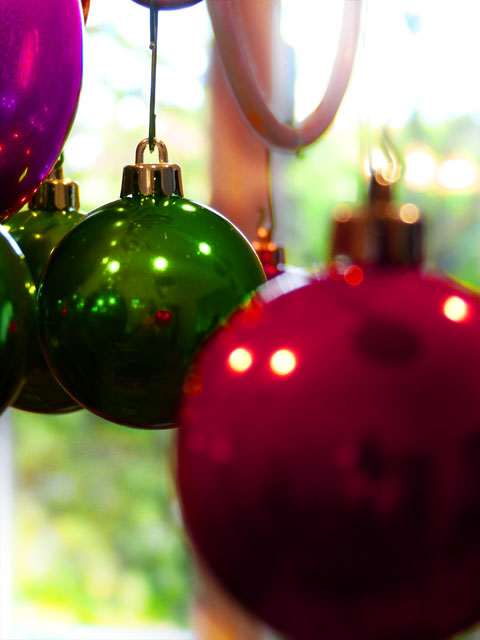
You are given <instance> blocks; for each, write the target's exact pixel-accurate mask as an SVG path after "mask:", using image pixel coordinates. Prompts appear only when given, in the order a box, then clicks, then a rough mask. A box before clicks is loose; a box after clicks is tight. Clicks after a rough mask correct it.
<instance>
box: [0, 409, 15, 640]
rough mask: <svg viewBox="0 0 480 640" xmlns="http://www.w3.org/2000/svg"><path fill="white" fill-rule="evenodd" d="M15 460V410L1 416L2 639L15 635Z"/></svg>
mask: <svg viewBox="0 0 480 640" xmlns="http://www.w3.org/2000/svg"><path fill="white" fill-rule="evenodd" d="M12 530H13V459H12V428H11V410H10V409H7V411H5V412H4V413H3V414H2V415H1V416H0V639H1V640H9V639H10V638H11V637H12V636H11V612H12V577H13V571H12V567H13V535H12Z"/></svg>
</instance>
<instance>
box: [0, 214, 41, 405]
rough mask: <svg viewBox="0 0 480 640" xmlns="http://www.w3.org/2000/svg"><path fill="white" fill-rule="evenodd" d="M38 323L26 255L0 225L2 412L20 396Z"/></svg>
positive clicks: (0, 391) (0, 372)
mask: <svg viewBox="0 0 480 640" xmlns="http://www.w3.org/2000/svg"><path fill="white" fill-rule="evenodd" d="M36 324H37V315H36V300H35V285H34V284H33V280H32V277H31V275H30V273H29V271H28V267H27V264H26V261H25V256H24V255H23V254H22V252H21V250H20V247H19V246H18V244H17V243H16V242H15V241H14V240H13V238H12V237H11V236H10V234H9V233H8V232H7V230H6V229H5V227H3V226H0V411H3V410H4V409H5V407H7V406H8V405H9V404H10V403H11V402H12V401H13V400H14V399H15V397H16V396H17V395H18V393H19V391H20V389H21V387H22V385H23V383H24V380H25V367H26V362H27V352H28V349H29V346H30V344H29V339H30V336H31V335H32V333H33V327H35V326H36Z"/></svg>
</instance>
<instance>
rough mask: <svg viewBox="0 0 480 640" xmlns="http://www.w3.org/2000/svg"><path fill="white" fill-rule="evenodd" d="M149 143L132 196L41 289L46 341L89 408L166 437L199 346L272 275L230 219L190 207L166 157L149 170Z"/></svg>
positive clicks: (60, 254) (57, 261) (84, 229)
mask: <svg viewBox="0 0 480 640" xmlns="http://www.w3.org/2000/svg"><path fill="white" fill-rule="evenodd" d="M144 142H145V141H144ZM157 144H158V145H160V144H162V143H157ZM141 145H142V143H141ZM141 145H139V149H140V157H139V152H138V150H137V164H136V165H132V166H129V167H126V168H125V172H124V183H123V187H122V195H123V197H122V198H121V199H120V200H117V201H115V202H112V203H110V204H107V205H105V206H103V207H101V208H99V209H97V210H96V211H94V212H92V213H91V214H89V215H88V216H87V217H86V218H85V220H83V221H82V222H81V223H80V224H78V225H77V226H76V227H75V228H74V229H72V230H71V231H70V232H69V233H68V234H67V235H66V236H65V237H64V238H63V240H62V242H60V244H59V245H58V247H57V248H56V249H55V251H54V253H53V254H52V256H51V259H50V261H49V263H48V266H47V269H46V270H45V273H44V275H43V279H42V282H41V285H40V290H39V305H40V310H41V311H40V313H41V340H42V346H43V348H44V352H45V354H46V356H47V360H48V362H49V364H50V366H51V368H52V370H53V371H54V373H55V375H56V377H57V378H58V380H59V381H60V382H61V384H62V385H63V386H64V387H65V389H67V390H68V393H70V394H71V395H72V397H74V398H75V400H76V401H77V402H78V403H79V404H81V405H82V406H84V407H85V408H87V409H89V410H90V411H92V412H94V413H96V414H98V415H100V416H102V417H103V418H105V419H107V420H111V421H112V422H117V423H119V424H124V425H128V426H132V427H143V428H158V427H166V426H171V425H172V423H173V420H174V416H175V410H176V407H177V403H178V400H179V397H180V395H181V392H182V386H183V381H184V377H185V374H186V372H187V369H188V366H189V364H190V361H191V359H192V357H193V355H194V353H195V351H196V350H197V348H198V346H199V345H200V344H201V342H202V341H203V340H204V339H205V337H206V336H208V335H209V334H210V333H211V332H212V331H213V330H214V329H215V328H216V327H217V326H218V324H219V323H220V322H221V321H222V320H224V319H226V317H227V316H228V315H229V314H230V313H231V312H232V311H233V310H234V309H235V308H236V307H237V306H239V305H240V304H241V303H242V302H244V301H245V300H246V299H248V297H249V296H250V294H251V293H252V291H253V290H255V289H256V288H257V287H258V286H259V285H260V284H261V283H262V282H264V280H265V276H264V273H263V269H262V266H261V264H260V261H259V260H258V258H257V256H256V254H255V252H254V250H253V249H252V247H251V245H250V244H249V242H248V241H247V240H246V238H245V237H244V236H243V235H242V234H241V233H240V232H239V231H238V230H237V229H236V228H235V227H234V226H233V225H232V224H231V223H230V222H229V221H228V220H227V219H226V218H224V217H223V216H221V215H220V214H218V213H217V212H215V211H213V210H212V209H209V208H208V207H205V206H203V205H200V204H197V203H195V202H192V201H191V200H187V199H185V198H183V197H182V195H183V194H182V187H181V177H180V172H179V167H178V165H172V164H169V163H168V160H167V157H166V150H165V149H164V147H163V148H162V147H159V151H160V154H161V158H160V159H161V162H160V163H159V164H143V163H142V162H139V160H142V158H143V148H144V147H143V148H141Z"/></svg>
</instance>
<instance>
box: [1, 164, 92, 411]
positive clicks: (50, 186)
mask: <svg viewBox="0 0 480 640" xmlns="http://www.w3.org/2000/svg"><path fill="white" fill-rule="evenodd" d="M79 206H80V205H79V189H78V185H77V183H76V182H73V181H72V180H68V179H65V178H64V177H63V170H62V166H61V161H60V162H59V163H57V164H56V165H55V167H54V169H53V170H52V172H51V174H50V175H49V176H48V178H47V179H46V180H44V182H43V183H42V184H41V185H40V188H39V189H38V191H37V193H36V194H35V195H34V196H33V198H32V200H31V202H30V205H29V208H28V209H27V210H25V211H21V212H20V213H17V214H15V215H14V216H12V218H10V220H9V221H8V227H7V228H8V229H9V232H10V234H11V235H12V236H13V238H14V239H15V240H16V242H18V244H19V246H20V248H21V250H22V251H23V253H24V254H25V258H26V260H27V263H28V266H29V268H30V272H31V274H32V277H33V280H34V283H35V286H37V287H38V284H39V282H40V276H41V275H42V271H43V269H44V267H45V265H46V263H47V260H48V258H49V256H50V254H51V252H52V251H53V248H54V247H55V245H56V244H57V243H58V242H59V241H60V240H61V238H62V237H63V236H64V235H65V233H66V232H67V231H68V230H69V229H71V228H72V227H73V226H74V225H75V224H76V223H77V222H79V221H80V220H82V219H83V218H84V217H85V214H84V213H81V212H80V211H79ZM35 332H36V333H35V336H32V340H31V348H30V350H29V354H28V361H27V377H26V382H25V385H24V387H23V389H22V391H21V393H20V395H19V396H18V398H17V399H16V401H15V402H14V404H13V406H14V407H15V408H17V409H23V410H25V411H34V412H35V413H68V412H70V411H77V410H79V409H80V408H81V407H79V406H78V404H77V403H76V402H75V401H74V400H73V399H72V398H71V397H70V396H69V395H68V394H67V393H65V391H64V390H63V389H62V387H61V386H60V385H59V384H58V382H57V381H56V380H55V378H54V377H53V374H52V373H51V371H50V369H49V367H48V365H47V363H46V361H45V358H44V356H43V353H42V350H41V348H40V342H39V339H38V330H37V328H35Z"/></svg>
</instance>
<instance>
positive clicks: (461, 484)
mask: <svg viewBox="0 0 480 640" xmlns="http://www.w3.org/2000/svg"><path fill="white" fill-rule="evenodd" d="M362 275H363V277H362V278H360V277H359V274H356V277H353V278H349V276H348V274H347V273H346V274H345V278H342V279H341V280H336V281H334V280H326V281H314V282H311V283H310V284H308V285H307V286H304V287H302V288H299V289H296V290H294V291H291V292H289V293H287V294H284V295H282V296H280V297H276V298H275V295H276V293H275V291H278V290H281V287H282V286H283V285H282V278H285V276H280V277H279V278H276V279H275V280H272V281H271V283H269V284H268V285H266V287H265V289H264V293H263V298H262V297H260V296H256V298H254V299H253V301H252V302H251V303H250V304H249V306H248V307H246V308H245V309H244V310H241V311H237V312H236V313H235V314H234V315H233V316H232V318H231V319H230V321H229V323H228V325H227V326H226V327H225V328H224V329H223V330H221V331H219V332H217V333H216V334H215V335H214V336H213V338H211V339H210V340H209V341H208V342H207V344H206V346H205V348H204V349H203V350H202V352H201V353H200V356H199V358H198V360H197V363H196V366H195V369H194V371H193V372H192V375H191V377H190V380H189V383H188V385H187V387H186V389H187V395H186V397H185V399H184V404H183V409H182V412H181V420H180V429H179V459H178V481H179V489H180V496H181V500H182V505H183V511H184V516H185V521H186V525H187V529H188V531H189V533H190V535H191V538H192V541H193V543H194V546H195V548H196V550H197V552H198V554H199V556H200V557H201V559H203V561H204V562H205V563H206V564H207V566H209V567H210V569H211V570H212V571H213V573H214V574H215V575H216V576H217V577H218V578H219V579H220V581H221V582H222V583H223V585H224V586H225V587H226V588H228V590H229V591H230V592H231V593H232V594H233V595H234V596H236V597H237V598H238V600H240V601H241V602H242V603H243V604H244V605H245V606H246V607H247V608H248V609H250V610H251V611H252V612H254V613H255V614H256V615H257V616H259V617H260V618H261V619H263V620H264V621H266V622H267V623H268V624H269V625H271V626H273V627H274V628H276V629H278V630H279V631H281V632H283V633H285V634H287V635H288V636H289V637H292V638H294V639H295V640H320V639H324V638H329V639H331V640H351V639H352V638H355V639H356V640H359V639H360V640H385V639H386V638H388V639H392V640H393V639H395V640H399V639H402V640H405V639H408V640H417V639H425V638H428V639H429V640H436V639H441V638H445V637H447V636H448V635H450V634H453V633H455V632H458V631H460V630H462V629H464V628H465V627H467V626H468V625H470V624H472V623H474V622H475V621H476V620H477V619H479V618H480V596H479V593H478V581H479V578H478V576H479V575H480V393H479V369H480V302H479V299H478V298H477V297H476V296H475V295H474V294H473V293H469V292H467V291H465V290H463V289H460V288H458V287H456V286H455V285H453V284H452V283H451V282H449V281H446V280H441V279H439V278H434V277H424V276H422V275H421V274H419V273H417V272H415V271H408V270H403V269H396V270H394V269H391V270H388V269H386V270H383V271H380V270H377V271H372V272H371V273H367V274H362ZM357 276H358V277H357ZM349 283H350V284H349ZM272 287H274V290H273V291H274V292H273V295H272ZM265 296H270V298H272V297H273V299H270V301H267V302H266V301H265V300H266V299H267V298H266V297H265Z"/></svg>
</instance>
